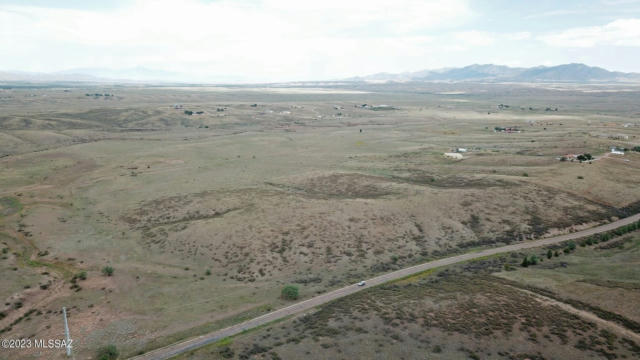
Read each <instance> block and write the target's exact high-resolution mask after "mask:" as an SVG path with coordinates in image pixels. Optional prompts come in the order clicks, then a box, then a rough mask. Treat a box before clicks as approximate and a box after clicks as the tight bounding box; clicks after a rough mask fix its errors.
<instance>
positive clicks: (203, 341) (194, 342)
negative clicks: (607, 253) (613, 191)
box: [131, 214, 640, 360]
mask: <svg viewBox="0 0 640 360" xmlns="http://www.w3.org/2000/svg"><path fill="white" fill-rule="evenodd" d="M638 220H640V214H636V215H633V216H630V217H627V218H624V219H621V220H618V221H615V222H612V223H609V224H605V225H601V226H598V227H594V228H590V229H586V230H582V231H578V232H575V233H571V234H566V235H561V236H555V237H551V238H546V239H540V240H534V241H528V242H524V243H517V244H512V245H507V246H502V247H498V248H493V249H487V250H482V251H478V252H472V253H467V254H462V255H456V256H452V257H448V258H444V259H439V260H434V261H430V262H426V263H423V264H420V265H415V266H411V267H408V268H404V269H401V270H397V271H394V272H390V273H388V274H384V275H380V276H377V277H374V278H372V279H369V280H366V282H367V285H366V286H358V285H355V284H354V285H349V286H346V287H343V288H340V289H337V290H334V291H331V292H328V293H325V294H322V295H318V296H316V297H313V298H311V299H308V300H305V301H301V302H299V303H296V304H293V305H291V306H287V307H285V308H282V309H278V310H275V311H272V312H270V313H267V314H264V315H262V316H258V317H257V318H253V319H251V320H247V321H245V322H242V323H240V324H237V325H233V326H230V327H228V328H224V329H220V330H217V331H214V332H211V333H208V334H205V335H201V336H198V337H196V338H193V339H190V340H186V341H183V342H179V343H176V344H172V345H169V346H165V347H163V348H159V349H156V350H153V351H150V352H148V353H145V354H142V355H139V356H135V357H133V358H131V359H132V360H133V359H135V360H164V359H169V358H171V357H173V356H176V355H178V354H182V353H184V352H187V351H191V350H194V349H197V348H200V347H202V346H205V345H208V344H211V343H214V342H216V341H218V340H220V339H223V338H225V337H228V336H233V335H236V334H239V333H241V332H242V331H244V330H249V329H252V328H255V327H257V326H260V325H265V324H268V323H270V322H272V321H275V320H279V319H282V318H284V317H286V316H289V315H293V314H297V313H300V312H302V311H306V310H310V309H312V308H314V307H316V306H318V305H322V304H325V303H327V302H329V301H332V300H335V299H338V298H341V297H344V296H347V295H351V294H353V293H355V292H358V291H360V290H363V289H365V288H368V287H371V286H376V285H380V284H384V283H386V282H389V281H392V280H397V279H401V278H403V277H406V276H409V275H413V274H417V273H420V272H423V271H425V270H429V269H434V268H437V267H440V266H446V265H451V264H455V263H459V262H462V261H468V260H473V259H477V258H480V257H483V256H489V255H495V254H500V253H505V252H511V251H519V250H524V249H530V248H535V247H539V246H545V245H551V244H556V243H560V242H563V241H567V240H573V239H578V238H581V237H585V236H589V235H593V234H597V233H600V232H604V231H609V230H613V229H615V228H617V227H620V226H622V225H627V224H630V223H632V222H635V221H638Z"/></svg>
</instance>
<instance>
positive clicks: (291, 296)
mask: <svg viewBox="0 0 640 360" xmlns="http://www.w3.org/2000/svg"><path fill="white" fill-rule="evenodd" d="M280 296H281V297H282V298H283V299H285V300H296V299H298V296H299V292H298V287H297V286H295V285H287V286H285V287H283V288H282V292H281V293H280Z"/></svg>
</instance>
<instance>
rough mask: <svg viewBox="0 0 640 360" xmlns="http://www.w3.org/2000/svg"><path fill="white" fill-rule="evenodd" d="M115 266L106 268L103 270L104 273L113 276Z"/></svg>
mask: <svg viewBox="0 0 640 360" xmlns="http://www.w3.org/2000/svg"><path fill="white" fill-rule="evenodd" d="M113 271H114V269H113V266H105V267H103V268H102V273H103V274H104V275H106V276H112V275H113Z"/></svg>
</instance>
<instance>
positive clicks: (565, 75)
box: [0, 63, 640, 83]
mask: <svg viewBox="0 0 640 360" xmlns="http://www.w3.org/2000/svg"><path fill="white" fill-rule="evenodd" d="M239 81H240V82H243V83H250V82H251V79H246V78H242V77H238V76H232V75H222V76H215V77H202V76H197V75H192V74H184V73H179V72H171V71H165V70H156V69H148V68H144V67H134V68H125V69H110V68H78V69H71V70H66V71H59V72H54V73H35V72H21V71H0V82H29V83H46V82H94V83H98V82H112V83H115V82H122V83H139V82H143V83H163V82H164V83H235V82H239ZM340 81H354V82H358V81H365V82H409V81H417V82H420V81H423V82H465V81H470V82H473V81H481V82H574V83H586V82H640V74H638V73H623V72H617V71H609V70H606V69H603V68H600V67H594V66H587V65H585V64H577V63H573V64H564V65H557V66H536V67H530V68H524V67H509V66H504V65H493V64H485V65H478V64H474V65H469V66H465V67H460V68H443V69H436V70H421V71H415V72H404V73H399V74H393V73H377V74H372V75H367V76H357V77H352V78H348V79H343V80H340ZM256 82H257V81H256Z"/></svg>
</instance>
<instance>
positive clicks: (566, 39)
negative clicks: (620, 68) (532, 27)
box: [539, 19, 640, 48]
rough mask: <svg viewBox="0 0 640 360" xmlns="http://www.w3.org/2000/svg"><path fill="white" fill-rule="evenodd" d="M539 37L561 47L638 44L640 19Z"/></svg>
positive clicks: (639, 40)
mask: <svg viewBox="0 0 640 360" xmlns="http://www.w3.org/2000/svg"><path fill="white" fill-rule="evenodd" d="M539 39H540V40H542V41H543V42H545V43H547V44H549V45H552V46H561V47H577V48H588V47H594V46H600V45H612V46H640V19H618V20H615V21H612V22H610V23H608V24H606V25H603V26H588V27H578V28H572V29H567V30H564V31H561V32H558V33H553V34H547V35H543V36H540V37H539Z"/></svg>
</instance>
